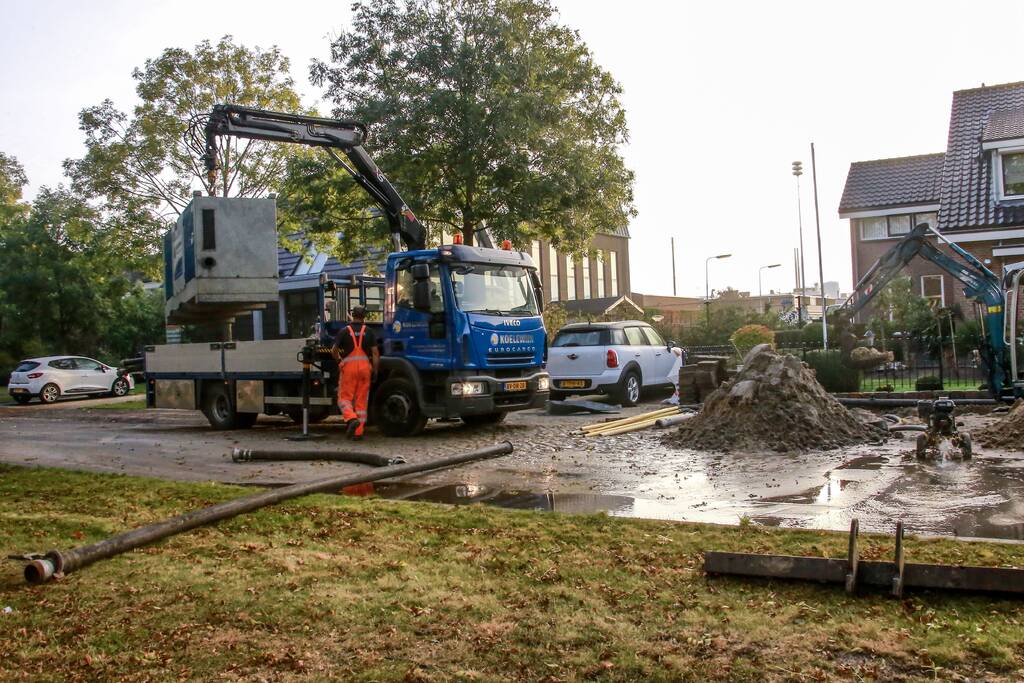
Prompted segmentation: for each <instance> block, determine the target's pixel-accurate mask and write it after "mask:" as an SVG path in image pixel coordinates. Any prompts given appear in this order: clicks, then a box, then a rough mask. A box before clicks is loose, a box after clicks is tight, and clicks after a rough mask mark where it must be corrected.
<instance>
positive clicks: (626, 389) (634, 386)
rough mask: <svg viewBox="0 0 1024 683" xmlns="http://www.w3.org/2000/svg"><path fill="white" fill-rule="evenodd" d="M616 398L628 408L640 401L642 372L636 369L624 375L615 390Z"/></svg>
mask: <svg viewBox="0 0 1024 683" xmlns="http://www.w3.org/2000/svg"><path fill="white" fill-rule="evenodd" d="M615 400H616V401H618V402H619V403H621V404H622V405H623V406H624V407H626V408H630V407H632V406H635V405H636V404H637V403H639V402H640V374H639V373H638V372H637V371H636V370H630V371H629V372H627V373H626V374H625V375H623V377H622V380H621V381H620V382H619V388H618V390H617V391H616V392H615Z"/></svg>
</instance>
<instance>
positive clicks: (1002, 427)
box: [972, 400, 1024, 450]
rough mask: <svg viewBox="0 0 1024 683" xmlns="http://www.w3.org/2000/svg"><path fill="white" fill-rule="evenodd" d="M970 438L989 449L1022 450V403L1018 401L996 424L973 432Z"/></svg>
mask: <svg viewBox="0 0 1024 683" xmlns="http://www.w3.org/2000/svg"><path fill="white" fill-rule="evenodd" d="M972 437H973V438H974V440H975V441H977V442H978V443H980V444H981V445H982V446H988V447H989V448H1005V449H1008V450H1024V401H1021V400H1018V401H1017V402H1016V403H1014V404H1013V407H1012V408H1010V412H1008V413H1006V415H1003V417H1002V418H1000V420H999V421H998V422H994V423H992V424H990V425H989V426H987V427H984V428H982V429H978V430H976V431H974V432H973V433H972Z"/></svg>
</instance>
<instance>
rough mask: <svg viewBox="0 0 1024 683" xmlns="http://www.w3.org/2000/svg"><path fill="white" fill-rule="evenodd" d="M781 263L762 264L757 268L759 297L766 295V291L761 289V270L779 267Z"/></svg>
mask: <svg viewBox="0 0 1024 683" xmlns="http://www.w3.org/2000/svg"><path fill="white" fill-rule="evenodd" d="M781 265H782V264H781V263H773V264H771V265H770V266H761V267H760V268H758V269H757V296H758V297H762V296H764V291H762V289H761V272H762V271H764V270H765V269H766V268H778V267H779V266H781Z"/></svg>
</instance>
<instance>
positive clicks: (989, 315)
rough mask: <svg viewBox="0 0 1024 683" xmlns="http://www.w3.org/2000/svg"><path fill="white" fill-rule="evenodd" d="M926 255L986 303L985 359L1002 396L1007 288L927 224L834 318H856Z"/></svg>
mask: <svg viewBox="0 0 1024 683" xmlns="http://www.w3.org/2000/svg"><path fill="white" fill-rule="evenodd" d="M929 234H933V235H935V236H936V237H938V239H939V240H941V241H942V242H945V243H946V245H947V246H949V248H950V249H951V250H952V252H953V254H954V255H955V256H957V257H959V259H957V258H954V257H953V256H950V255H949V254H946V253H944V252H943V251H942V250H940V249H939V248H938V247H937V246H935V245H934V244H932V243H931V242H929V241H928V240H927V237H928V236H929ZM918 257H920V258H923V259H925V260H926V261H930V262H932V263H934V264H935V265H936V266H938V267H939V268H941V269H942V270H943V271H944V272H946V273H949V274H950V275H951V276H952V277H954V278H955V279H956V280H957V281H959V282H960V283H961V284H962V285H963V286H964V295H965V296H966V297H968V298H969V299H972V300H974V301H976V302H977V303H978V304H980V305H981V306H982V310H983V312H984V313H985V316H984V318H985V334H986V337H987V340H988V344H987V348H986V349H984V356H985V361H986V363H987V365H988V367H989V380H990V386H991V388H992V392H993V393H994V394H995V395H996V396H998V395H999V392H1000V391H1001V389H1002V387H1003V384H1004V381H1005V377H1006V370H1005V362H1006V361H1005V359H1006V343H1005V341H1004V339H1003V321H1004V312H1003V290H1002V288H1001V287H1000V283H999V278H998V277H997V276H996V275H995V274H994V273H993V272H992V271H991V270H989V269H988V268H987V267H985V264H983V263H982V262H981V261H979V260H978V259H977V258H975V257H974V256H973V255H971V254H970V253H968V252H967V251H965V250H964V249H963V248H962V247H960V246H959V245H958V244H956V243H955V242H951V241H950V240H948V239H946V237H945V236H944V235H942V234H941V233H940V232H938V231H937V230H934V229H933V228H931V227H930V226H929V225H928V224H927V223H922V224H920V225H918V226H917V227H916V228H914V229H913V230H911V231H910V232H909V233H908V234H907V235H906V237H904V238H903V239H901V240H900V241H899V242H897V243H896V244H895V245H893V247H892V248H891V249H890V250H889V251H887V252H886V253H885V254H883V255H882V256H881V258H879V259H878V261H876V262H875V264H874V265H873V266H871V268H870V269H869V270H868V272H866V273H865V274H864V276H863V277H862V278H861V279H860V282H858V283H857V286H856V287H854V291H853V294H851V295H850V297H849V298H848V299H847V300H846V302H845V303H844V304H843V305H842V306H841V307H840V308H838V309H836V310H835V311H834V312H833V313H832V318H833V320H841V319H852V318H853V316H855V315H856V314H857V313H858V312H860V311H861V310H863V309H864V308H865V307H866V306H867V305H868V304H869V303H871V301H872V300H873V299H874V298H875V297H876V296H877V295H878V294H879V293H880V292H881V291H882V290H883V289H885V286H886V285H887V284H889V282H891V281H892V280H893V279H894V278H895V277H896V276H898V275H899V274H900V272H901V271H902V270H903V268H904V267H906V265H907V264H908V263H910V262H911V261H912V260H914V259H915V258H918Z"/></svg>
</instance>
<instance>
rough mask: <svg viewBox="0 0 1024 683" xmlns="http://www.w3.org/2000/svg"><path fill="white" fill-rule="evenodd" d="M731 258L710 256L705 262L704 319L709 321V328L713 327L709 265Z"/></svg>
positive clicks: (725, 255) (721, 255) (726, 255)
mask: <svg viewBox="0 0 1024 683" xmlns="http://www.w3.org/2000/svg"><path fill="white" fill-rule="evenodd" d="M730 256H732V254H719V255H718V256H708V257H707V258H706V259H705V260H704V318H705V320H707V324H708V327H710V326H711V288H710V287H709V284H708V283H709V280H708V264H709V263H711V261H712V260H714V259H719V258H729V257H730Z"/></svg>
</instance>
